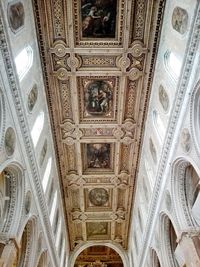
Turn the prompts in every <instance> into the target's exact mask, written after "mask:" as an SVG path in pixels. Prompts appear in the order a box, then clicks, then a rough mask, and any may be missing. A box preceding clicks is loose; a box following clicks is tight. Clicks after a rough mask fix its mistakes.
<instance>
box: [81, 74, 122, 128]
mask: <svg viewBox="0 0 200 267" xmlns="http://www.w3.org/2000/svg"><path fill="white" fill-rule="evenodd" d="M78 89H79V106H80V121H81V123H91V122H92V123H103V122H105V123H106V122H111V121H112V122H116V117H117V110H118V108H117V103H118V90H119V77H104V76H102V77H101V76H99V77H79V78H78Z"/></svg>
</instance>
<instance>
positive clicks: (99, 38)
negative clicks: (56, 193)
mask: <svg viewBox="0 0 200 267" xmlns="http://www.w3.org/2000/svg"><path fill="white" fill-rule="evenodd" d="M163 2H164V1H162V0H161V1H158V0H157V1H153V0H127V1H125V0H82V1H81V0H73V1H72V0H43V1H40V0H33V4H34V8H35V19H36V27H37V34H38V41H39V47H40V52H41V59H42V64H43V72H44V79H45V86H46V94H47V101H48V106H49V111H50V116H51V123H52V131H53V135H54V143H55V149H56V154H57V165H58V169H59V172H60V184H61V187H62V189H63V204H64V210H65V213H66V223H67V227H68V230H69V239H70V245H71V249H73V248H74V247H75V246H76V245H77V244H79V243H80V242H82V241H88V240H89V241H97V240H100V241H111V240H112V241H115V242H118V243H120V244H121V245H122V246H123V247H124V248H125V249H127V244H128V233H129V228H130V219H131V207H132V205H133V204H134V203H133V202H134V188H135V183H136V178H137V168H138V162H139V155H140V148H141V142H142V135H143V131H144V121H145V116H146V112H147V105H148V98H149V95H150V90H151V83H152V77H153V71H154V65H155V59H156V51H157V46H158V41H159V33H160V26H161V21H162V13H163V6H164V3H163Z"/></svg>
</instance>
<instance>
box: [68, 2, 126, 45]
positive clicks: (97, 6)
mask: <svg viewBox="0 0 200 267" xmlns="http://www.w3.org/2000/svg"><path fill="white" fill-rule="evenodd" d="M73 9H74V18H75V19H74V28H75V34H76V45H78V46H82V45H83V44H84V46H85V45H86V46H90V45H93V46H95V45H97V46H99V45H103V46H105V45H107V46H108V45H112V46H113V45H116V46H119V45H121V44H122V33H123V32H122V31H121V28H122V26H123V23H124V20H123V15H124V0H97V1H96V0H82V1H78V0H75V1H74V8H73Z"/></svg>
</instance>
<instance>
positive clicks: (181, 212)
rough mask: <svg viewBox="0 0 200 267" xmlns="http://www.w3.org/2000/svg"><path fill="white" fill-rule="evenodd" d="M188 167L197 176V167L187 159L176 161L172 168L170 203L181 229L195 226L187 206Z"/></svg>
mask: <svg viewBox="0 0 200 267" xmlns="http://www.w3.org/2000/svg"><path fill="white" fill-rule="evenodd" d="M189 167H192V168H193V169H194V170H195V171H196V173H197V175H198V176H199V170H198V167H197V166H196V164H195V163H194V162H192V160H191V159H189V158H179V159H177V160H176V161H175V162H174V164H173V168H172V180H171V187H172V203H173V206H174V209H175V213H176V217H177V221H178V224H179V225H180V228H181V229H185V228H188V227H193V226H194V225H196V223H195V220H194V218H193V216H192V213H191V208H190V206H189V205H188V199H187V198H188V195H187V192H186V188H187V184H186V180H187V179H186V176H187V175H188V174H187V170H188V168H189ZM187 177H188V176H187ZM199 177H200V176H199ZM187 182H188V181H187Z"/></svg>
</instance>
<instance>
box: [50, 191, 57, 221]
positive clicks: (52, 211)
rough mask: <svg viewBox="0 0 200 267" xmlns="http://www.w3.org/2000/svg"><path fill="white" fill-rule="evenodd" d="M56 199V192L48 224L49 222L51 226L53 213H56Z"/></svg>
mask: <svg viewBox="0 0 200 267" xmlns="http://www.w3.org/2000/svg"><path fill="white" fill-rule="evenodd" d="M57 197H58V193H57V191H56V192H55V194H54V198H53V204H52V207H51V213H50V222H51V224H52V223H53V219H54V215H55V212H56V204H57Z"/></svg>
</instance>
